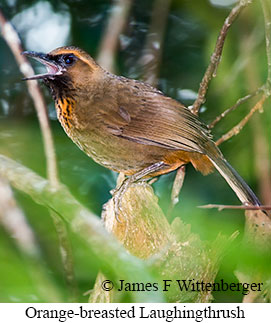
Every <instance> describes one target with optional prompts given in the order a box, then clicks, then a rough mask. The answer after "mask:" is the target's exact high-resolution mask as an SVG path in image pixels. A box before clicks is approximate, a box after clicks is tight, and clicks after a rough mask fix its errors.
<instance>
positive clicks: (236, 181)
mask: <svg viewBox="0 0 271 323" xmlns="http://www.w3.org/2000/svg"><path fill="white" fill-rule="evenodd" d="M208 157H209V159H210V161H211V162H212V163H213V165H214V166H215V168H216V169H217V170H218V171H219V173H220V174H221V175H222V176H223V177H224V179H225V180H226V181H227V183H228V184H229V185H230V187H231V188H232V189H233V191H234V192H235V194H236V195H237V197H238V198H239V200H240V201H241V202H242V204H250V205H251V204H252V205H256V206H260V205H261V202H260V201H259V199H258V198H257V196H256V195H255V194H254V192H253V191H252V189H251V188H250V187H249V186H248V185H247V183H246V182H245V181H244V180H243V178H242V177H241V176H240V175H239V174H238V173H237V171H236V170H235V169H234V168H233V167H232V166H231V165H230V164H229V163H228V162H227V161H226V159H225V158H223V156H222V155H216V156H214V157H213V156H208Z"/></svg>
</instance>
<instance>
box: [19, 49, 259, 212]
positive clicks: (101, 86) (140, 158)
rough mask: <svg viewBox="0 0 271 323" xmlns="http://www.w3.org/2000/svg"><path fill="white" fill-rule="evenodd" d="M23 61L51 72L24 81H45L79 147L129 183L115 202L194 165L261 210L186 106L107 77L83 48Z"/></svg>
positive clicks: (131, 81)
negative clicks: (140, 184) (137, 186)
mask: <svg viewBox="0 0 271 323" xmlns="http://www.w3.org/2000/svg"><path fill="white" fill-rule="evenodd" d="M22 54H23V55H26V56H28V57H32V58H34V59H36V60H38V61H39V62H40V63H42V64H43V65H44V66H45V67H46V68H47V72H46V73H43V74H37V75H33V76H30V77H27V78H25V79H24V80H37V79H40V80H43V81H44V83H45V84H46V85H47V86H48V87H49V89H50V91H51V94H52V97H53V99H54V102H55V108H56V112H57V117H58V120H59V121H60V123H61V125H62V127H63V129H64V130H65V132H66V134H67V135H68V136H69V137H70V138H71V139H72V141H73V142H74V143H75V144H76V145H77V146H78V147H79V148H80V149H81V150H83V151H84V152H85V153H86V154H87V155H88V156H90V157H91V158H92V159H93V160H94V161H95V162H97V163H99V164H101V165H102V166H104V167H106V168H109V169H111V170H113V171H116V172H119V173H124V174H125V175H126V176H127V177H126V180H125V181H124V182H123V184H122V185H120V187H119V188H118V189H117V192H115V193H116V201H118V200H119V199H121V196H122V194H123V193H124V192H125V191H126V189H127V187H129V185H130V184H131V183H133V182H136V181H140V180H143V179H146V178H152V177H156V176H159V175H163V174H166V173H169V172H172V171H174V170H176V169H178V168H180V167H181V166H183V165H185V164H188V163H191V164H192V165H193V166H194V168H195V169H196V170H198V171H200V172H201V173H203V174H204V175H207V174H209V173H211V172H212V171H213V170H214V169H217V171H218V172H219V173H220V174H221V175H222V177H223V178H224V179H225V180H226V182H227V183H228V184H229V186H230V187H231V188H232V190H233V191H234V192H235V194H236V196H237V197H238V198H239V200H240V201H241V203H242V204H243V205H245V206H249V205H252V206H260V205H261V203H260V201H259V199H258V198H257V196H256V195H255V193H254V192H253V191H252V189H251V188H250V187H249V186H248V184H247V183H246V182H245V180H244V179H243V178H242V177H241V176H240V175H239V174H238V173H237V171H236V170H235V169H234V168H233V167H232V166H231V165H230V164H229V163H228V161H227V160H226V159H225V157H224V156H223V154H222V152H221V151H220V149H219V148H218V147H217V146H216V144H215V142H214V141H213V139H212V135H211V133H210V131H209V130H208V127H207V126H206V125H205V124H204V123H203V122H202V121H201V120H200V119H199V117H198V116H196V115H195V114H193V113H192V112H191V110H190V109H189V108H187V107H186V106H184V105H183V104H182V103H180V102H179V101H176V100H175V99H173V98H171V97H168V96H166V95H165V94H164V93H163V92H161V91H160V90H158V89H156V88H154V87H152V86H151V85H149V84H147V83H144V82H141V81H138V80H134V79H129V78H126V77H123V76H117V75H115V74H112V73H110V72H108V71H106V70H105V69H103V68H102V67H101V66H99V65H98V64H97V63H96V62H95V60H94V59H93V58H92V57H91V56H90V55H89V54H88V53H86V52H85V51H84V50H82V49H80V48H78V47H74V46H64V47H59V48H56V49H54V50H52V51H50V52H49V53H40V52H34V51H26V52H23V53H22ZM116 204H118V202H116Z"/></svg>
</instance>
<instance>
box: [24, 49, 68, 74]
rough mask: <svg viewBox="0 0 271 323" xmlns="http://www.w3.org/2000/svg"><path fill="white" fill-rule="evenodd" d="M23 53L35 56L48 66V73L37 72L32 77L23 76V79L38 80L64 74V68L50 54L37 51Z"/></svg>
mask: <svg viewBox="0 0 271 323" xmlns="http://www.w3.org/2000/svg"><path fill="white" fill-rule="evenodd" d="M21 54H22V55H25V56H28V57H33V58H34V59H36V60H37V61H39V62H40V63H42V64H43V65H44V66H45V67H46V68H47V73H44V74H37V75H33V76H30V77H26V78H23V80H37V79H46V78H51V79H53V78H55V76H56V75H61V74H63V70H62V68H61V66H60V65H58V64H57V63H56V62H54V61H53V60H51V59H50V57H49V55H47V54H43V53H37V52H32V51H31V52H22V53H21Z"/></svg>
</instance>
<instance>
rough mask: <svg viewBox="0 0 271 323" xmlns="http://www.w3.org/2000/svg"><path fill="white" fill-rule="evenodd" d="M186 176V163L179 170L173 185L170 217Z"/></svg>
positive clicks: (169, 210) (168, 212)
mask: <svg viewBox="0 0 271 323" xmlns="http://www.w3.org/2000/svg"><path fill="white" fill-rule="evenodd" d="M184 176H185V165H182V166H181V167H180V168H179V169H178V170H177V173H176V176H175V179H174V182H173V185H172V190H171V199H170V205H169V208H168V211H167V216H168V218H169V217H170V215H171V212H172V211H173V209H174V207H175V205H176V204H177V203H178V202H179V194H180V191H181V189H182V186H183V181H184Z"/></svg>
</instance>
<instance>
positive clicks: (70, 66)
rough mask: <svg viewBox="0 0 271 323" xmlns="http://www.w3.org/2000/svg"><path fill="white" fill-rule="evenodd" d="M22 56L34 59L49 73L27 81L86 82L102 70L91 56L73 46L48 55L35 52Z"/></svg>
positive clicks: (61, 48)
mask: <svg viewBox="0 0 271 323" xmlns="http://www.w3.org/2000/svg"><path fill="white" fill-rule="evenodd" d="M22 54H23V55H26V56H29V57H33V58H34V59H36V60H37V61H39V62H40V63H42V64H43V65H44V66H45V67H46V68H47V73H44V74H37V75H33V76H30V77H27V78H25V80H36V79H43V80H45V81H49V82H53V81H61V79H64V78H66V79H67V78H68V79H70V80H71V81H74V80H76V81H77V82H80V81H81V82H84V81H85V79H86V78H89V77H90V75H91V74H93V72H94V71H95V70H97V69H99V68H100V67H99V66H98V65H97V64H96V62H95V61H94V60H93V59H92V57H91V56H90V55H88V54H87V53H86V52H84V51H83V50H82V49H80V48H76V47H73V46H69V47H59V48H57V49H54V50H53V51H51V52H49V53H48V54H44V53H38V52H33V51H27V52H23V53H22Z"/></svg>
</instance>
